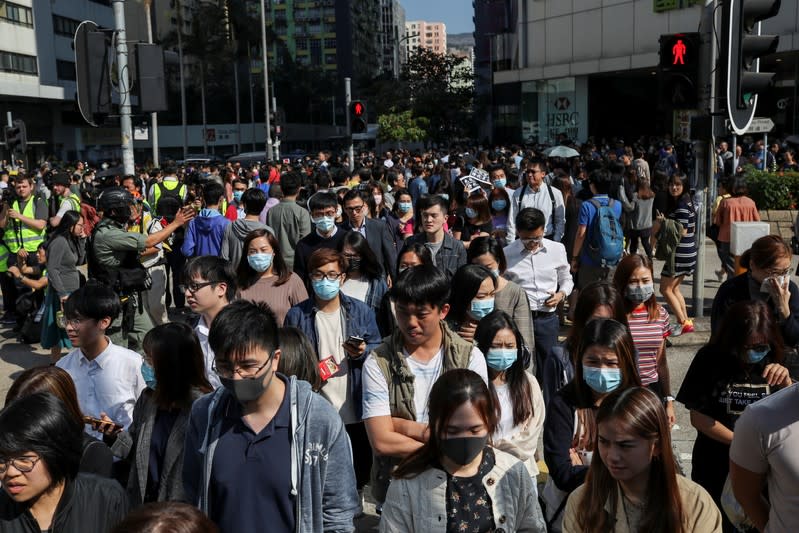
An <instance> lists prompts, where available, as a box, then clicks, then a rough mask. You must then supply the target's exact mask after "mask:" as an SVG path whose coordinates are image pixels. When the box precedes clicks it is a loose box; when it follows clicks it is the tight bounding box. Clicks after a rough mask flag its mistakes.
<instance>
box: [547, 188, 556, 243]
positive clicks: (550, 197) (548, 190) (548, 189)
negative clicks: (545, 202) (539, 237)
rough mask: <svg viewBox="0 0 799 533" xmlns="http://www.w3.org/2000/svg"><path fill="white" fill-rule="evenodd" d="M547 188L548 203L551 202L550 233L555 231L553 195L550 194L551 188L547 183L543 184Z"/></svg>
mask: <svg viewBox="0 0 799 533" xmlns="http://www.w3.org/2000/svg"><path fill="white" fill-rule="evenodd" d="M545 185H546V186H547V192H548V193H549V201H550V202H552V231H553V232H554V231H555V195H554V194H552V186H551V185H550V184H549V183H545Z"/></svg>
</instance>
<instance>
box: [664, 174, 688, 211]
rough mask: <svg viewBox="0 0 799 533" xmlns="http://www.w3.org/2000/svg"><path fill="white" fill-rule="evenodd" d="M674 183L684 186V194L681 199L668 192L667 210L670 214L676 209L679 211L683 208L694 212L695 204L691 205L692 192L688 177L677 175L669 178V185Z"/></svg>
mask: <svg viewBox="0 0 799 533" xmlns="http://www.w3.org/2000/svg"><path fill="white" fill-rule="evenodd" d="M672 183H679V184H680V185H682V194H681V195H680V197H679V198H675V197H674V196H672V195H671V191H668V193H669V194H668V198H667V201H666V206H667V207H666V209H667V210H668V212H669V213H671V212H672V211H674V210H675V209H679V208H680V207H681V206H684V207H685V208H687V209H690V210H691V211H693V209H694V204H693V203H691V191H690V190H688V185H689V183H688V177H687V176H686V175H685V174H681V173H675V174H673V175H672V176H671V177H670V178H669V181H668V184H669V185H671V184H672Z"/></svg>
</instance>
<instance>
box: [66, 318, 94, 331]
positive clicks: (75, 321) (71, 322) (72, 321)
mask: <svg viewBox="0 0 799 533" xmlns="http://www.w3.org/2000/svg"><path fill="white" fill-rule="evenodd" d="M85 320H89V319H88V318H67V319H65V320H64V325H65V326H69V327H71V328H72V329H78V326H80V325H81V324H83V322H84V321H85Z"/></svg>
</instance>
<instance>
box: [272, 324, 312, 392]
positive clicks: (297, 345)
mask: <svg viewBox="0 0 799 533" xmlns="http://www.w3.org/2000/svg"><path fill="white" fill-rule="evenodd" d="M318 361H319V359H318V358H317V355H316V348H314V346H313V344H311V342H310V341H309V340H308V337H307V336H306V335H305V333H303V331H302V330H301V329H299V328H295V327H294V326H283V327H282V328H280V360H279V361H278V362H277V371H278V372H280V373H281V374H284V375H286V376H296V377H297V379H302V380H305V381H307V382H308V383H310V384H311V388H312V389H313V390H315V391H318V390H319V389H321V388H322V379H321V377H320V376H319V369H318V366H317V363H318Z"/></svg>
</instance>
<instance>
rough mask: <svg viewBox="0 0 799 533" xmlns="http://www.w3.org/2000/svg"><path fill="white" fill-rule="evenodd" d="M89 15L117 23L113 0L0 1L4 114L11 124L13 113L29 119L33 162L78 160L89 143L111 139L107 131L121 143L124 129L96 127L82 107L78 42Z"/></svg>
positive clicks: (102, 22)
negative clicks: (51, 158) (87, 120)
mask: <svg viewBox="0 0 799 533" xmlns="http://www.w3.org/2000/svg"><path fill="white" fill-rule="evenodd" d="M83 20H93V21H95V22H96V23H97V24H98V25H100V26H104V27H106V28H111V27H113V25H114V16H113V11H112V9H111V3H110V2H108V1H104V0H70V1H69V2H37V1H34V0H14V1H13V2H10V1H4V2H0V116H2V117H3V118H2V120H3V123H5V119H6V112H11V114H12V117H13V118H14V119H21V120H23V121H24V122H25V125H26V129H27V139H28V154H27V156H28V158H29V160H30V161H31V162H33V161H36V160H38V159H40V158H41V159H43V158H44V157H45V156H47V155H52V154H56V155H58V156H59V157H64V158H70V159H74V158H76V157H77V155H76V154H77V153H78V151H81V150H83V149H84V148H85V147H86V146H88V145H92V146H96V145H102V144H106V143H105V142H103V141H104V137H105V136H107V137H109V138H111V139H114V140H115V141H116V144H117V146H119V129H118V128H117V129H116V130H113V129H111V128H108V129H104V128H96V129H93V130H92V129H91V128H88V127H87V125H86V124H85V122H84V121H83V119H82V118H81V117H80V114H79V113H78V112H77V107H76V104H75V93H76V83H75V79H76V75H75V52H74V51H73V49H72V43H73V40H74V36H75V30H76V29H77V27H78V25H79V24H80V23H81V21H83ZM114 131H115V132H116V137H114ZM2 152H3V156H2V157H0V159H8V156H9V154H8V153H7V152H6V151H5V148H4V147H3V149H2Z"/></svg>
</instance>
